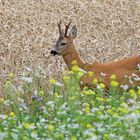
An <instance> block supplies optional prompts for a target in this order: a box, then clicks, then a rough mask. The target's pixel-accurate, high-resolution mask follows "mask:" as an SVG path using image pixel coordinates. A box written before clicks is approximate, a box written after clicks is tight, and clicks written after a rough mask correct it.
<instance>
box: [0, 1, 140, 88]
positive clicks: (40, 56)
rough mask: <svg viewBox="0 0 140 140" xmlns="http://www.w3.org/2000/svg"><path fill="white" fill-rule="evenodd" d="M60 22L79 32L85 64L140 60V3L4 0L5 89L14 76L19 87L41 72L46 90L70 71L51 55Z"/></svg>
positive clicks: (0, 26)
mask: <svg viewBox="0 0 140 140" xmlns="http://www.w3.org/2000/svg"><path fill="white" fill-rule="evenodd" d="M60 19H61V20H62V21H63V23H67V22H69V20H70V19H71V20H72V25H76V26H77V28H78V36H77V38H76V39H75V45H76V49H77V51H78V53H79V55H80V56H81V58H82V59H83V60H84V61H86V62H89V63H92V62H94V61H99V62H110V61H113V60H119V59H122V58H126V57H129V56H132V55H135V54H140V1H139V0H66V1H64V0H58V1H56V0H0V88H2V87H3V85H4V82H5V80H6V79H7V75H8V74H9V73H14V74H15V78H14V80H15V83H16V85H19V84H20V83H21V77H22V76H23V75H25V73H26V72H27V71H35V72H36V71H39V73H40V74H39V76H40V79H41V81H42V83H43V84H44V86H45V87H46V88H47V87H49V82H48V81H49V79H50V78H55V79H58V78H60V77H61V75H62V71H63V70H64V69H67V68H66V65H65V63H64V62H63V59H62V57H60V56H59V57H58V56H56V57H53V56H51V55H50V50H51V48H53V47H54V45H55V42H56V40H57V37H58V29H57V23H58V21H59V20H60Z"/></svg>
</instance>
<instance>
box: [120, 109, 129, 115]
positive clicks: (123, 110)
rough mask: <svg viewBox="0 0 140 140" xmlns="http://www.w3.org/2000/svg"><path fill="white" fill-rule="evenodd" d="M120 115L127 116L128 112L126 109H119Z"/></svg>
mask: <svg viewBox="0 0 140 140" xmlns="http://www.w3.org/2000/svg"><path fill="white" fill-rule="evenodd" d="M118 110H119V111H120V112H121V113H124V114H127V113H128V112H129V110H128V109H127V108H119V109H118Z"/></svg>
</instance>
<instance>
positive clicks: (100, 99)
mask: <svg viewBox="0 0 140 140" xmlns="http://www.w3.org/2000/svg"><path fill="white" fill-rule="evenodd" d="M96 100H98V101H100V102H103V101H104V99H103V98H101V97H96Z"/></svg>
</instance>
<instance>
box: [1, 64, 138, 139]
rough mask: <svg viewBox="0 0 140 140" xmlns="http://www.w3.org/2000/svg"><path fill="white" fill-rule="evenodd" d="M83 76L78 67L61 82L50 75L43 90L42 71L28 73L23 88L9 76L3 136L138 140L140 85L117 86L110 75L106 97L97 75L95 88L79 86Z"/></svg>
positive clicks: (13, 137) (9, 137)
mask: <svg viewBox="0 0 140 140" xmlns="http://www.w3.org/2000/svg"><path fill="white" fill-rule="evenodd" d="M82 75H83V72H82V71H80V70H79V68H78V67H77V66H76V65H74V66H73V69H72V71H71V72H70V73H69V74H66V73H65V72H64V76H63V79H62V80H61V81H56V80H54V79H51V80H50V84H51V88H50V91H45V90H44V88H43V87H42V86H41V82H40V79H39V75H38V74H35V73H32V72H31V71H29V72H28V73H27V74H26V75H25V77H22V81H23V83H22V87H21V88H16V86H15V85H14V81H13V79H14V74H12V73H11V74H9V76H8V79H7V81H6V83H5V87H4V89H5V96H4V97H0V140H12V139H13V140H45V139H48V140H62V139H65V140H91V139H92V140H115V139H116V140H126V139H127V140H139V139H140V133H139V130H140V87H137V88H135V87H131V88H130V87H128V86H127V85H119V83H118V82H117V81H116V79H117V77H116V76H115V75H112V76H111V77H110V89H109V93H108V94H109V95H108V96H105V85H104V84H103V83H102V82H101V81H98V79H96V78H95V79H94V80H93V83H92V84H93V85H94V86H95V88H93V89H88V88H87V87H85V88H84V89H83V90H81V89H80V88H79V79H80V77H81V76H82ZM93 75H94V73H93V72H88V76H89V77H90V76H93Z"/></svg>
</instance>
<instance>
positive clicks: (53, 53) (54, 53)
mask: <svg viewBox="0 0 140 140" xmlns="http://www.w3.org/2000/svg"><path fill="white" fill-rule="evenodd" d="M50 53H51V54H52V55H53V56H55V55H57V54H58V53H57V52H56V51H55V50H51V52H50Z"/></svg>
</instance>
